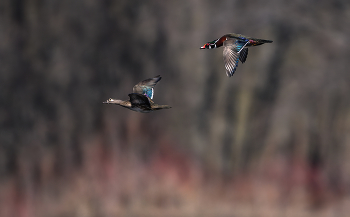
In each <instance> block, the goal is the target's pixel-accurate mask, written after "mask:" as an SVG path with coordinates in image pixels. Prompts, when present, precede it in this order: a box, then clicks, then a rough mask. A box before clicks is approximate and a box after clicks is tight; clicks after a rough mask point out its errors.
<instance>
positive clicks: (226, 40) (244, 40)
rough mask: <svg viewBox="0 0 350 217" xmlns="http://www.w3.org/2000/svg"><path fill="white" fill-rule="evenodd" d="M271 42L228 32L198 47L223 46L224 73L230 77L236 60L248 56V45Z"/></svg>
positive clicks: (241, 59) (236, 62) (243, 60)
mask: <svg viewBox="0 0 350 217" xmlns="http://www.w3.org/2000/svg"><path fill="white" fill-rule="evenodd" d="M264 43H272V41H270V40H264V39H258V38H251V37H247V36H244V35H241V34H235V33H229V34H226V35H224V36H222V37H221V38H219V39H216V40H214V41H210V42H208V43H206V44H205V45H203V46H202V47H200V49H214V48H217V47H221V46H224V52H223V57H224V63H225V68H226V75H227V76H228V77H231V76H232V75H233V74H234V73H235V71H236V68H237V66H238V60H240V61H241V62H242V63H244V62H245V61H246V59H247V56H248V47H251V46H258V45H262V44H264Z"/></svg>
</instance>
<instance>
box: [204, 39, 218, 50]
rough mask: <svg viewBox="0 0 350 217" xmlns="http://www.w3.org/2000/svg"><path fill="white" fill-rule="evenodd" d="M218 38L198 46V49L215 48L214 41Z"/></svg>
mask: <svg viewBox="0 0 350 217" xmlns="http://www.w3.org/2000/svg"><path fill="white" fill-rule="evenodd" d="M218 40H219V39H216V40H214V41H210V42H208V43H206V44H204V45H203V46H202V47H200V49H214V48H217V45H216V42H217V41H218Z"/></svg>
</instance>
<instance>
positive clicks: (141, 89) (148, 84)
mask: <svg viewBox="0 0 350 217" xmlns="http://www.w3.org/2000/svg"><path fill="white" fill-rule="evenodd" d="M161 78H162V77H160V75H158V76H156V77H154V78H149V79H146V80H144V81H141V82H139V83H138V84H136V85H135V86H134V87H133V89H132V92H133V93H138V94H142V95H147V96H148V97H149V98H150V99H153V95H154V86H156V84H157V82H158V81H160V79H161Z"/></svg>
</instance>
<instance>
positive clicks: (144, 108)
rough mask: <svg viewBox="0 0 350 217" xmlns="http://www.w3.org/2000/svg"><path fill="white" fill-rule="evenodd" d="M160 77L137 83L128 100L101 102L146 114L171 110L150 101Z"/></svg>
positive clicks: (166, 106)
mask: <svg viewBox="0 0 350 217" xmlns="http://www.w3.org/2000/svg"><path fill="white" fill-rule="evenodd" d="M160 79H161V77H160V76H159V75H158V76H156V77H154V78H149V79H146V80H144V81H141V82H139V83H138V84H136V85H135V86H134V87H133V89H132V90H133V93H130V94H129V95H128V96H129V98H130V99H129V100H119V99H112V98H110V99H108V100H107V101H105V102H103V103H105V104H115V105H120V106H123V107H125V108H128V109H130V110H133V111H137V112H142V113H148V112H151V111H155V110H160V109H169V108H171V107H170V106H168V105H158V104H155V103H154V102H153V101H152V100H151V99H153V95H154V86H156V84H157V82H158V81H160Z"/></svg>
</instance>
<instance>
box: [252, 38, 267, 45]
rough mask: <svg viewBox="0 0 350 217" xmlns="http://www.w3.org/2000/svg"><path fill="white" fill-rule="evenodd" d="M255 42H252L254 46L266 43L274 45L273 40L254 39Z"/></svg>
mask: <svg viewBox="0 0 350 217" xmlns="http://www.w3.org/2000/svg"><path fill="white" fill-rule="evenodd" d="M252 41H253V42H251V45H253V46H258V45H262V44H265V43H272V41H271V40H265V39H253V40H252Z"/></svg>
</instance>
